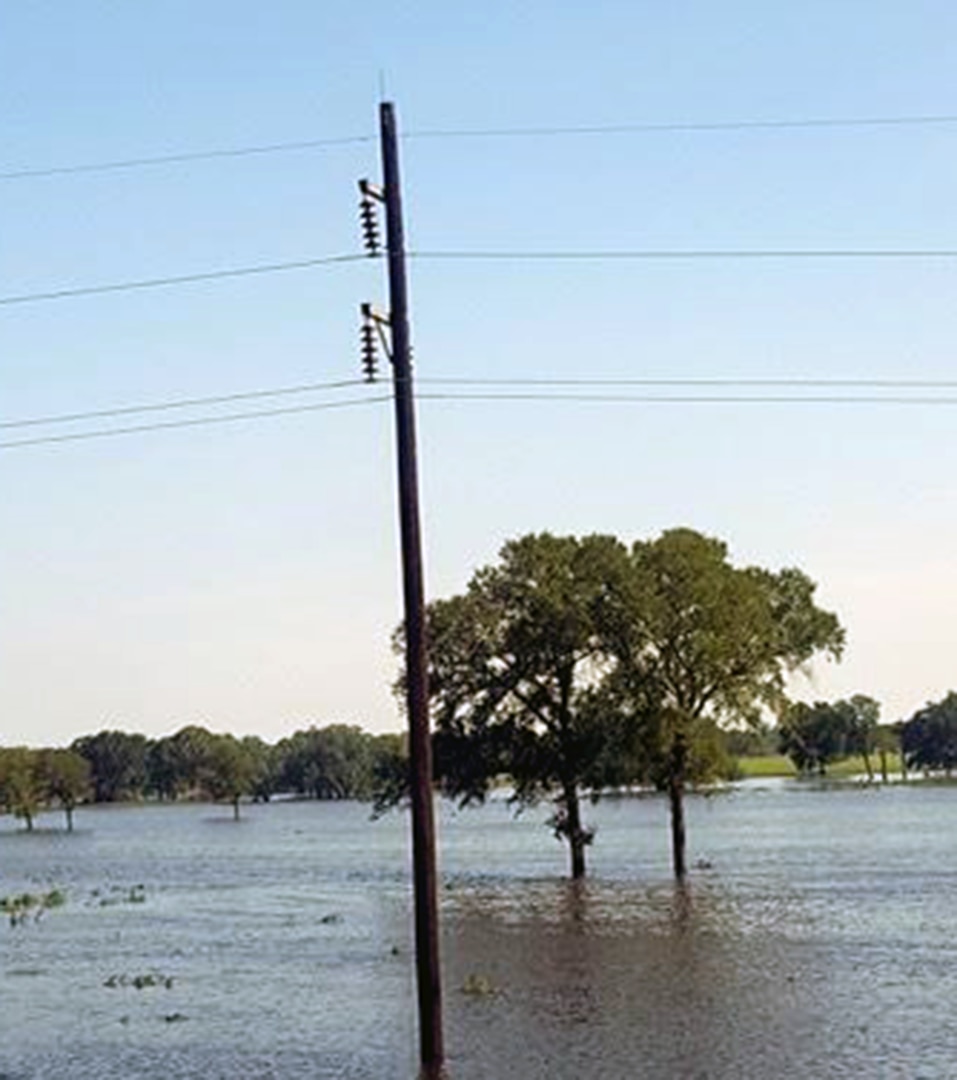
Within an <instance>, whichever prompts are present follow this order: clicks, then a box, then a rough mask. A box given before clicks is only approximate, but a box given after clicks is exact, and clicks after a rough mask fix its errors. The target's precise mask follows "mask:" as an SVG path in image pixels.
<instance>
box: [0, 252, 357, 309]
mask: <svg viewBox="0 0 957 1080" xmlns="http://www.w3.org/2000/svg"><path fill="white" fill-rule="evenodd" d="M374 257H375V256H370V255H365V254H363V255H358V254H353V255H323V256H320V257H318V258H314V259H295V260H292V261H290V262H278V263H258V264H255V265H252V266H232V267H224V268H223V269H220V270H203V271H200V272H199V273H195V274H175V275H172V276H170V277H161V278H141V279H135V280H128V281H110V282H106V283H104V284H101V285H76V286H70V287H67V288H64V289H51V290H49V291H47V292H33V293H20V294H18V295H14V296H0V305H3V306H9V305H13V304H35V303H41V302H43V301H48V300H72V299H73V298H74V297H79V296H99V295H102V294H104V293H118V292H132V291H134V290H137V289H161V288H168V287H171V286H175V285H194V284H197V283H199V282H204V281H221V280H223V279H225V278H240V277H253V276H256V275H263V274H280V273H287V272H289V271H292V270H312V269H314V268H315V267H318V266H334V265H336V264H340V263H353V262H365V261H368V259H370V258H374Z"/></svg>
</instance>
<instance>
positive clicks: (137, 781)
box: [0, 724, 404, 829]
mask: <svg viewBox="0 0 957 1080" xmlns="http://www.w3.org/2000/svg"><path fill="white" fill-rule="evenodd" d="M403 748H404V740H403V738H402V737H401V736H399V735H371V734H369V733H368V732H366V731H363V730H362V729H361V728H359V727H356V726H352V725H347V724H330V725H328V726H326V727H321V728H317V727H309V728H307V729H305V730H301V731H296V732H295V733H294V734H293V735H290V736H289V737H287V738H284V739H281V740H280V741H279V742H277V743H275V744H270V743H267V742H265V741H264V740H262V739H260V738H258V737H257V736H254V735H248V736H245V737H244V738H237V737H236V736H234V735H229V734H216V733H214V732H211V731H208V730H207V729H206V728H204V727H201V726H198V725H188V726H186V727H183V728H181V729H180V730H179V731H177V732H176V733H175V734H174V735H169V736H164V737H162V738H158V739H150V738H147V736H145V735H141V734H135V733H128V732H125V731H119V730H104V731H100V732H97V733H96V734H94V735H84V736H82V737H81V738H78V739H76V740H74V742H73V743H72V744H71V745H70V747H69V748H68V749H30V748H28V747H22V746H19V747H8V748H0V805H2V806H3V807H4V809H6V810H7V812H8V813H12V814H14V815H15V816H16V817H18V818H21V819H22V820H23V821H24V823H25V825H26V827H27V829H32V828H33V821H34V818H35V817H36V815H37V813H38V812H39V810H41V809H44V808H50V807H60V808H62V809H63V811H64V813H65V814H66V820H67V828H68V829H72V827H73V813H74V810H75V808H76V807H77V806H78V805H79V804H80V803H83V802H88V801H89V802H100V803H109V802H119V801H123V800H139V799H156V800H160V801H170V802H172V801H175V800H178V799H209V800H212V801H214V802H226V803H230V804H231V805H232V807H233V814H234V816H235V817H236V818H238V817H239V807H240V802H241V800H242V799H244V798H251V799H255V800H260V801H268V800H269V799H270V798H271V797H272V796H274V795H279V794H289V795H298V796H302V797H306V798H316V799H367V800H371V799H372V798H373V795H374V792H375V790H376V788H377V785H379V783H380V781H379V780H378V779H377V777H379V776H380V775H381V776H383V777H387V776H388V775H389V772H390V769H394V767H395V766H394V762H395V761H396V760H402V759H403V755H404V749H403Z"/></svg>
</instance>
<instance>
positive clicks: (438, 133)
mask: <svg viewBox="0 0 957 1080" xmlns="http://www.w3.org/2000/svg"><path fill="white" fill-rule="evenodd" d="M955 123H957V114H953V113H938V114H926V115H914V116H857V117H854V116H851V117H807V118H800V117H798V118H792V119H786V118H785V119H768V120H715V121H707V120H705V121H700V120H689V121H664V122H657V123H656V122H652V123H623V124H580V125H576V124H568V125H548V126H528V127H497V128H433V129H428V128H424V129H420V130H417V131H416V130H413V131H408V132H406V133H405V134H404V135H403V136H402V139H403V140H405V141H410V140H413V141H414V140H416V139H499V138H504V139H515V138H557V137H565V136H568V137H575V136H602V135H642V134H650V135H653V134H658V133H661V134H668V133H677V134H680V133H682V132H687V133H695V132H702V133H707V132H722V131H740V132H748V131H755V132H758V131H787V130H802V129H804V130H813V129H815V128H824V129H827V128H838V129H840V128H907V127H934V126H936V127H939V126H947V125H952V124H955ZM374 141H375V136H373V135H345V136H340V137H332V138H316V139H295V140H290V141H288V142H271V143H258V144H255V143H254V144H248V145H242V146H231V147H212V148H210V149H206V150H192V151H190V150H187V151H180V152H175V153H167V154H146V155H142V156H138V157H127V158H116V159H111V160H106V161H90V162H76V163H71V164H65V165H51V166H24V167H21V168H12V169H7V170H5V171H0V181H2V180H11V181H12V180H36V179H44V178H48V177H57V176H75V175H82V174H84V173H97V172H117V171H121V170H131V169H139V168H156V167H161V166H165V165H185V164H191V163H193V162H201V161H216V160H223V159H230V158H244V157H256V156H265V155H270V154H288V153H300V152H305V151H310V150H324V149H330V148H335V147H341V146H356V145H362V144H366V143H371V142H374Z"/></svg>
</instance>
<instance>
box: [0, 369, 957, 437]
mask: <svg viewBox="0 0 957 1080" xmlns="http://www.w3.org/2000/svg"><path fill="white" fill-rule="evenodd" d="M432 381H435V380H432ZM851 384H852V385H857V384H858V383H857V381H851ZM888 385H910V384H909V383H907V382H906V381H901V382H899V383H894V384H888ZM915 385H925V384H916V383H915ZM926 385H938V384H936V383H928V384H926ZM939 385H941V386H946V385H951V384H949V383H945V382H941V383H940V384H939ZM417 398H418V399H419V400H421V401H435V402H443V401H448V402H484V403H491V402H511V403H529V402H531V403H544V402H557V403H565V404H597V405H895V406H908V405H912V406H931V405H938V406H939V405H946V406H953V405H957V396H951V397H941V396H921V397H916V396H908V397H905V396H902V395H899V394H898V395H875V394H840V395H838V394H815V395H807V394H805V395H800V396H799V395H793V394H777V395H771V394H753V395H751V394H748V395H745V394H721V395H717V394H586V393H564V394H549V393H542V392H540V391H538V392H536V391H528V392H498V393H493V392H487V393H482V392H479V393H461V392H448V393H443V392H436V391H425V392H423V393H419V394H418V395H417ZM222 400H224V399H222ZM391 401H392V395H391V394H381V395H374V396H370V397H362V398H350V399H348V400H345V401H326V402H318V403H312V404H308V405H292V406H287V407H284V408H278V409H257V410H251V411H248V412H241V413H229V414H226V415H219V416H198V417H189V418H186V419H182V420H167V421H158V422H153V423H149V424H135V425H130V426H128V427H108V428H95V429H93V430H88V431H74V432H67V433H64V434H58V435H37V436H31V437H30V438H26V439H15V440H11V441H7V442H0V450H15V449H19V448H24V447H31V446H43V445H50V444H58V443H69V442H82V441H86V440H89V439H103V438H110V437H114V436H126V435H140V434H144V433H147V432H152V431H170V430H176V429H182V428H191V427H204V426H209V425H212V424H226V423H236V422H242V421H250V420H260V419H266V418H269V417H278V416H292V415H296V414H300V413H310V412H322V411H326V410H330V409H347V408H356V407H359V406H363V405H376V404H382V403H385V402H391ZM148 407H152V406H148ZM160 407H163V406H160ZM81 415H87V416H96V415H103V414H97V413H91V414H81ZM107 415H109V414H108V413H107ZM31 422H33V421H25V422H24V421H8V422H6V423H4V424H0V427H13V426H17V425H19V424H21V423H31ZM36 422H39V423H42V422H43V421H36ZM51 422H55V421H53V420H51Z"/></svg>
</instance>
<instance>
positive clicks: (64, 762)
mask: <svg viewBox="0 0 957 1080" xmlns="http://www.w3.org/2000/svg"><path fill="white" fill-rule="evenodd" d="M38 766H39V774H40V783H41V785H42V787H43V789H44V794H45V797H46V798H49V799H55V800H56V801H57V802H59V804H60V806H61V807H62V808H63V812H64V813H65V814H66V827H67V831H68V832H73V811H74V810H75V809H76V806H77V804H78V803H80V802H82V800H83V799H85V798H87V797H88V796H89V795H90V793H91V791H92V788H91V785H90V763H89V762H88V761H87V760H86V758H85V757H82V756H81V755H80V754H77V753H76V752H75V751H73V750H42V751H40V758H39V762H38Z"/></svg>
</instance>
